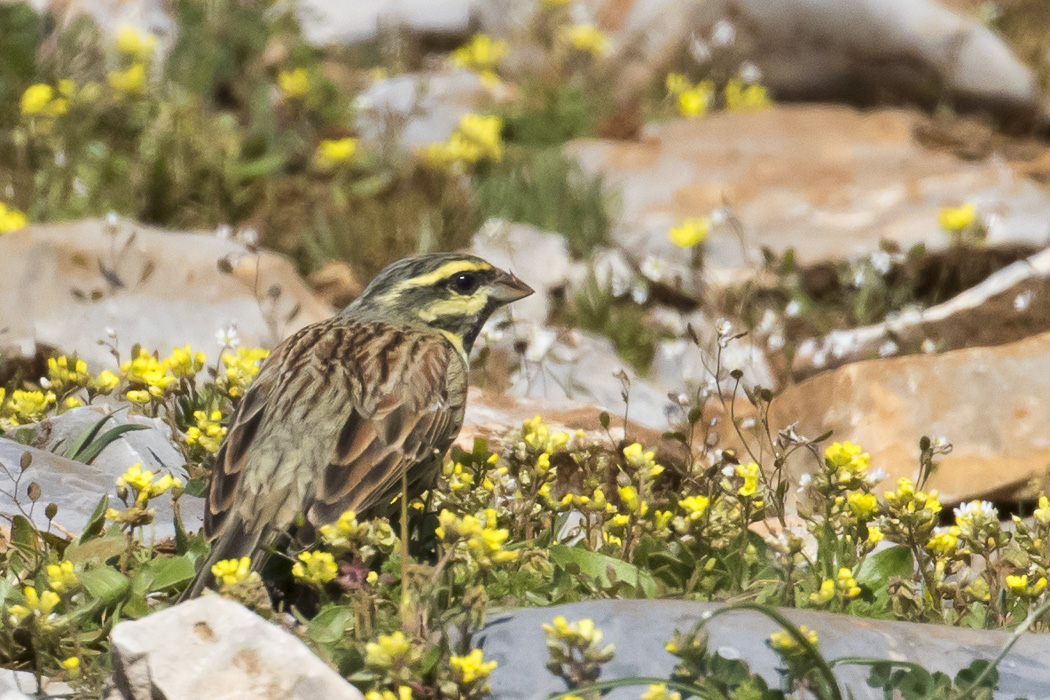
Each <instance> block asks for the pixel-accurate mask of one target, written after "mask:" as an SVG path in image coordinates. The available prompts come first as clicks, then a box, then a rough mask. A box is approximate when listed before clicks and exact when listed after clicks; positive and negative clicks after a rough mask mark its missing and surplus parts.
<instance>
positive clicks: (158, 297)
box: [0, 219, 332, 371]
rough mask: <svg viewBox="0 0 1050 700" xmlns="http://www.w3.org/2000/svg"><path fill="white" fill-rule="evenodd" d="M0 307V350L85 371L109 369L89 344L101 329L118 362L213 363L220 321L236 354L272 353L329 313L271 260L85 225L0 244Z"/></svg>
mask: <svg viewBox="0 0 1050 700" xmlns="http://www.w3.org/2000/svg"><path fill="white" fill-rule="evenodd" d="M220 262H224V263H228V267H227V268H226V269H228V270H229V272H223V271H221V270H220V269H219V265H220ZM273 292H279V295H278V296H277V297H276V299H275V298H274V297H273ZM0 307H2V308H4V309H6V312H5V314H4V322H3V324H0V349H3V350H6V351H10V350H14V351H15V352H16V353H20V354H24V355H32V354H33V353H34V352H35V349H36V346H37V345H38V344H40V345H46V346H50V347H54V348H58V349H59V350H61V351H63V352H66V353H73V352H76V353H79V355H80V357H81V359H83V360H86V361H87V362H88V364H89V365H90V366H91V367H92V369H93V370H95V371H97V370H98V369H100V368H101V367H103V366H108V367H112V366H113V364H114V362H113V357H112V355H111V354H110V352H109V349H108V348H106V347H105V346H102V345H99V341H107V342H112V339H111V338H110V337H109V334H108V333H107V328H108V329H111V330H112V331H114V332H115V333H116V337H117V340H118V341H119V348H120V350H121V352H122V357H123V358H124V359H127V356H128V354H129V352H130V350H131V346H132V345H133V344H135V343H140V344H141V345H142V347H144V348H146V349H148V350H150V351H152V350H155V349H157V350H160V352H162V353H165V354H167V353H169V352H170V351H171V349H172V348H173V347H177V346H178V347H181V346H182V345H185V344H187V343H188V344H190V345H192V346H193V348H194V349H197V350H203V351H204V352H206V353H207V354H208V355H209V356H210V357H209V359H214V357H215V355H216V353H217V351H218V350H219V344H218V343H217V342H216V331H218V330H219V329H222V328H226V327H227V326H229V325H230V324H231V323H236V324H237V329H238V332H239V334H240V338H241V341H242V343H243V344H244V345H246V346H249V347H257V346H272V345H274V344H276V343H277V342H278V341H279V340H281V339H282V338H284V337H285V336H287V335H289V334H290V333H292V332H294V331H296V330H298V329H299V328H301V327H302V326H304V325H306V324H308V323H312V322H314V321H319V320H322V319H324V318H327V317H328V316H330V315H331V313H332V309H331V307H329V306H328V305H327V304H324V303H323V302H321V301H320V300H318V299H317V298H316V297H315V296H314V294H313V293H312V292H311V291H310V290H309V288H307V286H306V284H305V283H304V282H303V281H302V279H301V278H300V277H299V275H298V274H297V273H296V271H295V268H294V266H293V265H292V263H291V262H290V261H289V260H287V259H285V258H283V257H281V256H279V255H277V254H275V253H269V252H260V253H259V254H258V255H257V256H256V255H254V254H252V253H250V252H249V251H248V250H247V249H246V248H245V246H243V245H241V244H240V243H236V242H234V241H232V240H225V239H223V238H221V237H219V236H215V235H207V234H202V233H187V232H170V231H162V230H159V229H155V228H150V227H146V226H140V225H136V224H131V223H127V222H122V221H118V222H116V223H113V224H107V223H106V222H104V221H100V220H95V219H87V220H84V221H78V222H71V223H61V224H50V225H40V226H36V225H34V226H28V227H26V228H24V229H22V230H20V231H15V232H13V233H11V234H8V235H6V236H3V237H2V238H0Z"/></svg>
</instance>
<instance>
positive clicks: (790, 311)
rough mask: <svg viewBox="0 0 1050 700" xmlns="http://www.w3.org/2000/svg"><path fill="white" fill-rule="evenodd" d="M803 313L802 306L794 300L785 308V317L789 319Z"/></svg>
mask: <svg viewBox="0 0 1050 700" xmlns="http://www.w3.org/2000/svg"><path fill="white" fill-rule="evenodd" d="M801 311H802V305H801V304H799V303H798V302H797V301H795V300H794V299H792V300H791V301H789V302H788V305H787V306H785V307H784V315H785V316H787V317H788V318H794V317H796V316H798V314H799V312H801Z"/></svg>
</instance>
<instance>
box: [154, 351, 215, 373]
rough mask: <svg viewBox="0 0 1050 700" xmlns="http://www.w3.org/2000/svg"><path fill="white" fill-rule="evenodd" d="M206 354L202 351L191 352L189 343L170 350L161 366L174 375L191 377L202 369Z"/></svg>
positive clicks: (206, 359) (206, 358) (206, 357)
mask: <svg viewBox="0 0 1050 700" xmlns="http://www.w3.org/2000/svg"><path fill="white" fill-rule="evenodd" d="M207 361H208V356H207V355H205V354H204V353H203V352H193V350H191V349H190V346H189V345H185V346H183V347H181V348H175V349H173V350H172V351H171V357H169V358H167V359H166V360H164V362H163V363H161V364H162V365H163V367H164V368H165V369H166V370H167V371H168V372H171V374H172V376H175V377H186V378H188V379H193V378H194V377H195V376H197V372H200V371H201V370H202V369H204V363H205V362H207Z"/></svg>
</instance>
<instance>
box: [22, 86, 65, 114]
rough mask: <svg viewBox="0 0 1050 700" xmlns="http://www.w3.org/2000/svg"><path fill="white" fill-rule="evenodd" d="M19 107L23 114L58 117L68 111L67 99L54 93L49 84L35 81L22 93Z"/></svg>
mask: <svg viewBox="0 0 1050 700" xmlns="http://www.w3.org/2000/svg"><path fill="white" fill-rule="evenodd" d="M19 108H20V109H21V110H22V114H23V115H25V116H32V117H45V118H46V117H59V116H62V115H63V114H65V113H66V112H68V111H69V100H67V99H66V98H64V97H60V96H58V95H56V94H55V89H54V88H53V87H51V86H50V85H47V84H46V83H36V84H35V85H30V86H29V87H28V88H26V91H25V92H23V93H22V99H21V101H20V102H19Z"/></svg>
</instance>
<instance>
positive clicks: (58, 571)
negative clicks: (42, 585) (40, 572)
mask: <svg viewBox="0 0 1050 700" xmlns="http://www.w3.org/2000/svg"><path fill="white" fill-rule="evenodd" d="M47 585H48V586H50V587H51V590H53V591H55V592H56V593H67V592H69V591H71V590H73V589H74V588H76V587H77V586H78V585H80V579H79V578H77V574H76V571H75V570H74V567H73V562H71V561H68V560H66V561H63V562H62V563H60V564H48V565H47Z"/></svg>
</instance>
